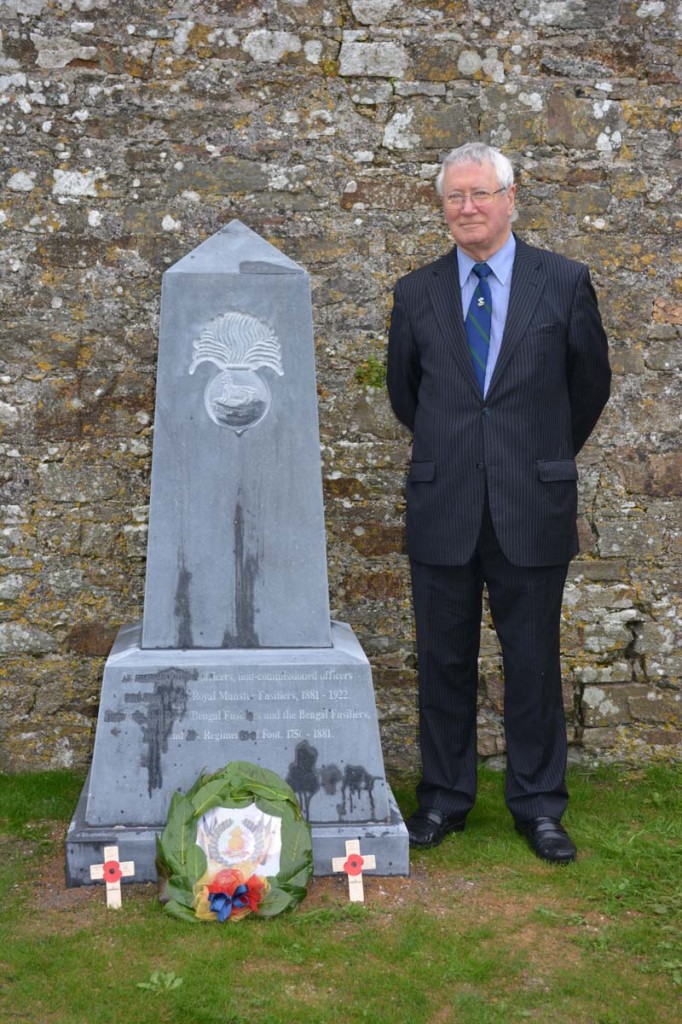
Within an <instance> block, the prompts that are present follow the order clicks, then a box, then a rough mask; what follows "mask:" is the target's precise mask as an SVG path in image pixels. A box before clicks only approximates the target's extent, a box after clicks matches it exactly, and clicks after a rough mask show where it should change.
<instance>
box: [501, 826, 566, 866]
mask: <svg viewBox="0 0 682 1024" xmlns="http://www.w3.org/2000/svg"><path fill="white" fill-rule="evenodd" d="M514 826H515V828H516V831H517V832H520V833H521V835H522V836H525V837H526V839H527V840H528V845H529V846H530V848H531V850H532V851H533V853H535V854H537V856H538V857H541V858H542V860H546V861H549V863H550V864H570V863H571V861H574V860H575V859H576V857H577V856H578V851H577V850H576V848H575V844H574V843H573V840H572V839H571V837H570V836H569V834H568V832H567V831H566V829H565V828H564V827H563V825H562V824H561V822H560V821H559V819H558V818H530V819H529V820H528V821H518V820H517V819H516V818H515V819H514Z"/></svg>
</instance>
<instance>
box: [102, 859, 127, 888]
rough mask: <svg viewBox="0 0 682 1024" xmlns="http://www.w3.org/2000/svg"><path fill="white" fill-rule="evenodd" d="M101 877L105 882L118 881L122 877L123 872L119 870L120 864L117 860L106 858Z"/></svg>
mask: <svg viewBox="0 0 682 1024" xmlns="http://www.w3.org/2000/svg"><path fill="white" fill-rule="evenodd" d="M103 871H104V874H103V878H104V881H105V882H111V883H113V882H120V881H121V879H122V878H123V872H122V871H121V865H120V864H119V862H118V861H117V860H107V861H105V862H104V866H103Z"/></svg>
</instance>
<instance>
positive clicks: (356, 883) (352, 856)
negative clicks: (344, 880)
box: [332, 839, 377, 903]
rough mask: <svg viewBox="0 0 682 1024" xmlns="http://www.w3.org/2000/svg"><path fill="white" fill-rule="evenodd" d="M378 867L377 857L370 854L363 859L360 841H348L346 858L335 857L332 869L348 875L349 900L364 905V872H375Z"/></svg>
mask: <svg viewBox="0 0 682 1024" xmlns="http://www.w3.org/2000/svg"><path fill="white" fill-rule="evenodd" d="M376 866H377V861H376V857H374V856H372V855H371V854H369V855H368V856H365V857H363V856H362V855H361V853H360V840H359V839H347V840H346V856H345V857H333V858H332V869H333V870H334V871H335V872H336V871H345V873H346V874H347V875H348V898H349V899H350V901H351V903H364V901H365V890H364V888H363V885H362V872H363V871H374V870H375V869H376Z"/></svg>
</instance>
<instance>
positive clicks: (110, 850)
mask: <svg viewBox="0 0 682 1024" xmlns="http://www.w3.org/2000/svg"><path fill="white" fill-rule="evenodd" d="M134 874H135V864H134V863H133V861H132V860H124V861H123V862H121V861H120V860H119V859H118V846H105V847H104V864H92V865H91V866H90V878H92V879H93V881H101V880H102V879H104V881H105V882H106V883H107V906H108V907H110V908H111V909H112V910H120V909H121V879H122V878H130V877H132V876H133V875H134Z"/></svg>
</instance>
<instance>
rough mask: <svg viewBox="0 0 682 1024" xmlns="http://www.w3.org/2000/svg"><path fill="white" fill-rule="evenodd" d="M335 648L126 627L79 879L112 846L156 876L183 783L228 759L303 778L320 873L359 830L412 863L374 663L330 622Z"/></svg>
mask: <svg viewBox="0 0 682 1024" xmlns="http://www.w3.org/2000/svg"><path fill="white" fill-rule="evenodd" d="M331 638H332V645H331V647H321V648H304V649H301V648H277V649H257V650H251V649H238V650H224V649H219V650H157V649H142V648H141V646H140V640H141V627H140V625H139V624H136V625H131V626H124V627H123V628H122V629H121V630H120V632H119V634H118V637H117V638H116V641H115V643H114V646H113V648H112V651H111V654H110V655H109V658H108V659H107V663H106V666H105V669H104V678H103V682H102V694H101V700H100V709H99V717H98V723H97V733H96V737H95V749H94V753H93V761H92V767H91V770H90V773H89V775H88V779H87V781H86V784H85V786H84V788H83V792H82V795H81V799H80V801H79V804H78V808H77V810H76V813H75V815H74V818H73V820H72V822H71V825H70V828H69V832H68V835H67V840H66V878H67V884H68V885H70V886H75V885H86V884H90V866H91V865H92V864H96V863H100V862H101V857H102V848H103V847H104V846H112V845H116V846H118V848H119V852H120V857H121V859H122V860H132V861H134V862H135V875H134V880H135V881H140V882H142V881H155V880H156V869H155V865H154V859H155V856H156V836H157V835H159V834H160V833H161V832H162V831H163V828H164V826H165V822H166V817H167V814H168V807H169V804H170V799H171V796H172V794H173V792H174V791H175V790H181V791H186V790H188V789H189V788H190V787H191V786H192V785H193V783H194V782H195V781H196V779H197V777H198V775H199V774H201V773H210V772H214V771H218V770H220V769H221V768H223V767H224V766H225V765H226V764H228V763H230V762H231V761H249V762H251V763H254V764H259V765H261V766H262V767H264V768H269V769H270V770H271V771H274V772H276V773H277V774H278V775H279V776H280V777H281V778H283V779H286V781H287V782H288V783H289V785H290V786H291V787H292V789H293V790H294V792H295V793H296V796H297V798H298V801H299V803H300V805H301V808H302V810H303V813H304V815H305V817H306V818H307V819H308V821H309V822H310V824H311V828H312V835H313V857H314V872H315V874H316V875H326V874H331V873H332V866H331V861H332V858H333V857H338V856H341V855H342V854H343V853H344V850H345V841H346V840H347V839H360V843H361V847H362V851H363V853H367V854H373V855H374V856H375V858H376V865H377V867H376V873H377V874H379V875H406V874H408V873H409V843H408V836H407V830H406V828H405V825H404V822H403V820H402V817H401V815H400V811H399V810H398V807H397V804H396V802H395V799H394V798H393V794H392V793H391V791H390V788H389V786H388V784H387V782H386V780H385V777H384V766H383V757H382V753H381V745H380V739H379V728H378V721H377V713H376V705H375V702H374V690H373V686H372V679H371V671H370V667H369V662H368V661H367V658H366V656H365V654H364V652H363V651H362V648H361V647H360V644H359V643H358V641H357V638H356V637H355V635H354V633H353V631H352V630H351V629H350V627H349V626H348V625H346V624H344V623H338V622H332V624H331Z"/></svg>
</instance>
